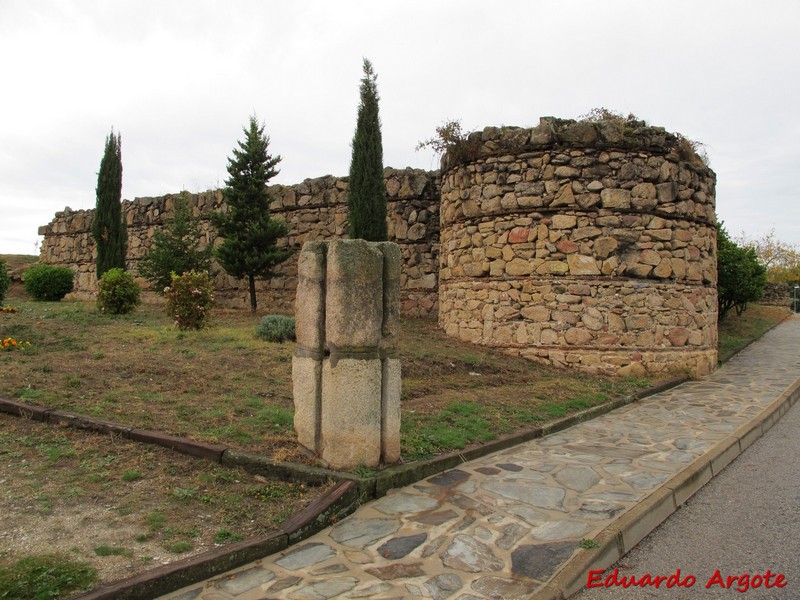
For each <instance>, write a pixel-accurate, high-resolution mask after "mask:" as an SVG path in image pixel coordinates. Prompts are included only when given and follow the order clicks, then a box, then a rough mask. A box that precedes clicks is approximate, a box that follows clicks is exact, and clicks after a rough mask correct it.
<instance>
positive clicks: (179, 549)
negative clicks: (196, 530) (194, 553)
mask: <svg viewBox="0 0 800 600" xmlns="http://www.w3.org/2000/svg"><path fill="white" fill-rule="evenodd" d="M164 548H165V549H166V550H167V551H169V552H172V553H173V554H182V553H183V552H188V551H189V550H191V549H192V542H187V541H185V540H181V541H179V542H173V543H172V544H166V545H165V546H164Z"/></svg>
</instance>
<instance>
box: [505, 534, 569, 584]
mask: <svg viewBox="0 0 800 600" xmlns="http://www.w3.org/2000/svg"><path fill="white" fill-rule="evenodd" d="M577 547H578V544H577V543H575V542H560V543H554V544H542V545H537V546H520V547H519V548H517V549H516V550H514V552H512V553H511V572H512V573H513V574H514V575H524V576H526V577H530V578H532V579H538V580H539V581H544V580H546V579H548V578H549V577H550V576H551V575H552V574H553V573H555V570H556V569H557V568H558V567H559V566H560V565H561V563H562V562H564V561H565V560H566V559H567V558H569V557H570V556H571V555H572V553H573V551H575V549H576V548H577Z"/></svg>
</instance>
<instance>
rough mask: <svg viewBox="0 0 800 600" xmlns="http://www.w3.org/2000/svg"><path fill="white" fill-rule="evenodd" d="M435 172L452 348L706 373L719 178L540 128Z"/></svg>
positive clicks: (580, 131)
mask: <svg viewBox="0 0 800 600" xmlns="http://www.w3.org/2000/svg"><path fill="white" fill-rule="evenodd" d="M443 164H444V169H443V172H442V185H441V194H442V203H441V214H440V217H441V247H442V252H441V255H440V270H439V323H440V325H441V326H442V327H443V328H444V329H445V331H446V332H447V333H448V334H449V335H451V336H455V337H458V338H460V339H462V340H466V341H470V342H474V343H478V344H483V345H487V346H494V347H499V348H503V349H505V350H507V351H509V352H512V353H515V354H520V355H522V356H525V357H527V358H530V359H532V360H534V361H537V362H544V363H550V364H554V365H559V366H575V367H580V368H585V369H588V370H591V371H604V372H618V373H620V374H624V375H644V374H645V373H659V372H665V371H668V370H676V369H689V370H690V371H691V372H693V373H695V374H703V373H706V372H708V371H709V370H711V369H712V368H713V367H714V366H715V365H716V361H717V349H716V344H717V333H716V325H717V292H716V221H715V213H714V207H715V196H714V194H715V190H714V188H715V175H714V173H713V171H711V170H710V169H708V167H706V166H705V165H704V164H703V163H702V162H701V161H700V160H699V159H698V158H697V156H696V154H695V153H694V152H693V151H692V149H691V146H690V145H689V143H688V142H686V141H685V140H682V139H681V138H679V137H676V136H674V135H672V134H669V133H667V132H665V131H664V130H663V129H661V128H655V127H646V126H644V124H642V123H637V122H630V121H627V122H626V121H621V122H620V123H615V122H601V123H591V122H574V121H561V120H556V119H551V118H543V119H542V120H541V121H540V124H539V126H538V127H535V128H532V129H520V128H504V129H497V128H487V129H485V130H484V131H483V132H477V133H474V134H472V135H471V136H470V137H469V138H468V140H467V141H466V142H464V143H463V144H461V145H460V147H458V148H456V149H455V151H452V152H451V153H450V154H449V155H447V156H445V159H444V161H443Z"/></svg>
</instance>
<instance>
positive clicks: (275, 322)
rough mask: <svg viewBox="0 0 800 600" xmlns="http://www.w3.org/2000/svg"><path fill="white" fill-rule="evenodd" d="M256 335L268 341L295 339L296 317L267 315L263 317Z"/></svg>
mask: <svg viewBox="0 0 800 600" xmlns="http://www.w3.org/2000/svg"><path fill="white" fill-rule="evenodd" d="M256 335H257V336H258V337H260V338H261V339H262V340H266V341H268V342H285V341H286V340H292V341H294V317H287V316H284V315H267V316H266V317H264V318H263V319H261V323H259V325H258V329H256Z"/></svg>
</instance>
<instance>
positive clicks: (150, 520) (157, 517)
mask: <svg viewBox="0 0 800 600" xmlns="http://www.w3.org/2000/svg"><path fill="white" fill-rule="evenodd" d="M145 521H146V522H147V526H148V527H149V528H150V531H160V530H161V529H163V528H164V525H165V524H166V522H167V517H166V516H165V515H164V514H163V513H160V512H152V513H150V514H148V515H147V516H146V517H145Z"/></svg>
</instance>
